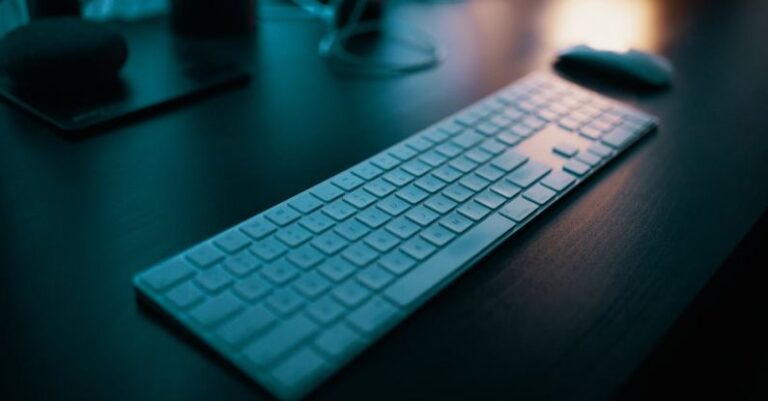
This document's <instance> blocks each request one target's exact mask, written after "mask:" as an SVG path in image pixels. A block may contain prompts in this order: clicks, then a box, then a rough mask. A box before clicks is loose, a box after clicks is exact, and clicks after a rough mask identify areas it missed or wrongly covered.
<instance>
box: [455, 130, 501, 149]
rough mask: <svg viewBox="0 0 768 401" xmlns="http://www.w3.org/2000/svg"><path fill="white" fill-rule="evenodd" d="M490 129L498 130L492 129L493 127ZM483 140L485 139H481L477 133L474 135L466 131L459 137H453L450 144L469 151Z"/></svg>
mask: <svg viewBox="0 0 768 401" xmlns="http://www.w3.org/2000/svg"><path fill="white" fill-rule="evenodd" d="M491 127H492V128H493V129H494V130H497V129H498V128H496V127H493V126H491ZM494 133H495V132H494ZM489 135H493V134H489ZM484 139H485V137H483V136H482V135H480V134H478V133H475V132H472V131H467V132H465V133H463V134H459V135H456V136H455V137H453V139H452V140H451V142H452V143H453V144H455V145H457V146H460V147H462V148H464V149H469V148H471V147H473V146H475V145H477V144H478V143H480V142H482V141H483V140H484Z"/></svg>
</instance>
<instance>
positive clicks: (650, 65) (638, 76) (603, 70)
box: [556, 45, 673, 88]
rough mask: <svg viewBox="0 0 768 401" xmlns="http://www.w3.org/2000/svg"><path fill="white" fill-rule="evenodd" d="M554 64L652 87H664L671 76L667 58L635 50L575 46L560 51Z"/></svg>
mask: <svg viewBox="0 0 768 401" xmlns="http://www.w3.org/2000/svg"><path fill="white" fill-rule="evenodd" d="M556 65H557V66H558V67H560V68H564V69H569V68H573V69H578V70H580V71H585V70H586V71H588V72H592V73H594V74H596V75H609V76H611V77H612V78H618V79H621V80H625V81H628V82H629V83H632V84H640V85H643V86H648V87H655V88H664V87H668V86H669V85H671V84H672V77H673V70H672V64H671V63H670V62H669V61H668V60H667V59H665V58H664V57H661V56H659V55H655V54H651V53H647V52H642V51H638V50H628V51H625V52H615V51H609V50H599V49H594V48H592V47H589V46H586V45H578V46H573V47H569V48H566V49H563V50H561V51H560V52H559V54H558V58H557V60H556Z"/></svg>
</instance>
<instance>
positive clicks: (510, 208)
mask: <svg viewBox="0 0 768 401" xmlns="http://www.w3.org/2000/svg"><path fill="white" fill-rule="evenodd" d="M538 208H539V206H538V205H536V204H535V203H533V202H531V201H529V200H526V199H524V198H522V197H520V196H518V197H517V198H515V199H513V200H512V201H510V202H509V203H507V204H506V205H505V206H504V207H503V208H501V214H503V215H504V216H506V217H509V218H510V219H512V220H514V221H516V222H521V221H523V220H525V218H526V217H528V216H530V215H531V214H532V213H533V212H534V211H536V209H538Z"/></svg>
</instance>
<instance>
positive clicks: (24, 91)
mask: <svg viewBox="0 0 768 401" xmlns="http://www.w3.org/2000/svg"><path fill="white" fill-rule="evenodd" d="M134 39H135V40H133V41H131V42H130V47H131V57H130V59H129V60H128V62H127V63H126V65H125V67H124V68H123V70H122V72H121V74H120V75H119V76H118V77H117V78H116V79H111V80H103V81H99V82H91V81H85V82H81V83H80V84H79V85H48V86H41V85H15V84H14V82H12V81H11V80H9V79H0V95H2V96H4V97H5V98H7V99H8V100H10V101H11V102H12V103H14V104H16V105H17V106H19V107H21V108H22V109H25V110H27V111H29V112H31V113H32V114H34V115H36V116H38V117H40V118H42V119H43V120H45V121H46V122H47V123H49V124H51V125H53V126H55V127H56V128H59V129H61V130H64V131H83V130H86V129H92V128H96V127H102V126H104V125H107V124H111V123H116V122H119V121H123V120H125V119H126V118H128V117H136V116H137V115H146V114H147V113H149V112H153V111H158V110H159V109H161V108H167V107H168V106H171V105H174V104H177V103H179V102H180V101H182V100H188V99H190V98H193V97H198V96H200V95H203V94H208V93H210V92H213V91H215V90H218V89H223V88H226V87H231V86H235V85H239V84H244V83H246V82H247V81H248V79H249V75H248V73H247V72H245V71H244V70H242V69H241V68H240V67H239V66H238V65H236V64H235V63H233V62H231V61H227V60H219V59H217V60H212V59H211V57H210V56H206V55H205V54H204V53H205V52H204V51H203V50H202V49H198V47H197V46H196V45H194V44H192V45H190V46H186V45H184V43H185V42H183V41H182V43H181V44H178V43H175V42H172V41H170V40H169V39H168V38H166V39H165V40H150V39H142V38H141V37H138V38H134ZM179 47H181V48H182V49H181V50H180V49H179ZM53 64H54V65H55V63H53ZM0 78H2V77H0Z"/></svg>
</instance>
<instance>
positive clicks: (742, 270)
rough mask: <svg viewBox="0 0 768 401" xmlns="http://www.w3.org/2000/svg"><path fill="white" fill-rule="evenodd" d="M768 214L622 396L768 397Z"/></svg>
mask: <svg viewBox="0 0 768 401" xmlns="http://www.w3.org/2000/svg"><path fill="white" fill-rule="evenodd" d="M765 244H768V214H763V216H762V217H761V218H760V220H759V221H758V222H757V224H755V226H754V227H753V228H752V230H751V231H750V233H749V234H748V235H747V237H746V238H745V239H744V241H743V242H742V243H741V245H740V246H739V247H738V248H737V249H736V250H735V251H734V252H733V253H732V254H731V255H730V256H729V257H728V260H726V261H725V263H724V264H723V267H722V268H721V269H720V271H719V272H718V273H716V274H715V276H714V277H712V279H710V281H709V284H708V285H707V286H706V287H705V288H704V289H703V290H702V292H701V293H700V294H699V295H698V296H697V297H696V298H695V300H694V301H693V303H692V304H691V306H690V308H689V309H688V311H687V312H686V313H685V314H684V315H682V316H681V317H680V319H678V321H677V322H676V323H675V325H674V326H673V327H672V329H671V331H670V332H669V333H668V334H667V336H666V337H665V339H664V340H663V341H662V343H661V344H659V346H658V347H657V348H656V350H655V351H654V352H653V353H652V354H651V355H650V356H649V357H648V358H647V359H646V361H645V362H644V363H643V364H642V365H641V367H640V368H639V369H638V371H637V372H636V373H635V375H634V376H633V377H632V378H631V379H630V381H629V382H628V383H627V384H626V385H625V386H624V389H623V391H622V392H621V393H620V396H619V397H618V400H619V401H646V400H693V399H713V400H732V401H735V400H749V401H752V400H754V401H757V400H768V342H766V338H768V315H767V314H766V313H765V310H766V306H767V305H768V299H766V296H765V287H766V285H768V270H766V269H765V267H766V266H768V249H766V247H765Z"/></svg>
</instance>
